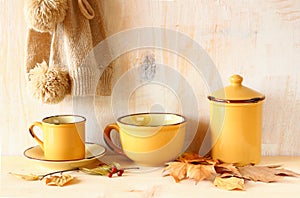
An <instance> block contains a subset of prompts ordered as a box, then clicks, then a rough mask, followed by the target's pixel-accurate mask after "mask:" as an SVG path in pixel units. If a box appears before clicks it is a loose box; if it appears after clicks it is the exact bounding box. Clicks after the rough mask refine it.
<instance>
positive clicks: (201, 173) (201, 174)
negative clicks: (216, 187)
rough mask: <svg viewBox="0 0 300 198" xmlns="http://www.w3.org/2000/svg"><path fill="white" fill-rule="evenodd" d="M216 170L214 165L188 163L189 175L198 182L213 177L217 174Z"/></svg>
mask: <svg viewBox="0 0 300 198" xmlns="http://www.w3.org/2000/svg"><path fill="white" fill-rule="evenodd" d="M215 174H216V171H215V168H214V165H201V164H197V165H194V164H188V165H187V177H188V178H190V179H194V180H195V181H196V184H197V183H198V182H199V181H201V180H204V179H207V178H210V177H212V175H215Z"/></svg>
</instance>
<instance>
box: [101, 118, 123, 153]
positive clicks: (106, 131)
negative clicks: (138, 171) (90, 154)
mask: <svg viewBox="0 0 300 198" xmlns="http://www.w3.org/2000/svg"><path fill="white" fill-rule="evenodd" d="M113 129H115V130H116V131H117V132H118V133H120V127H119V126H118V125H117V123H113V124H109V125H107V126H106V127H105V129H104V132H103V138H104V141H105V143H106V144H107V146H108V147H109V148H110V149H111V150H113V151H114V152H116V153H118V154H121V155H125V153H124V151H123V150H122V149H121V148H119V147H117V146H116V145H115V144H114V143H113V141H112V140H111V136H110V135H111V131H112V130H113Z"/></svg>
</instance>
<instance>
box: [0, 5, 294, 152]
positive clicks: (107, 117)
mask: <svg viewBox="0 0 300 198" xmlns="http://www.w3.org/2000/svg"><path fill="white" fill-rule="evenodd" d="M101 2H102V9H103V13H102V14H103V17H104V18H105V28H106V31H107V35H108V36H111V35H113V34H116V33H118V32H120V31H124V30H128V29H132V28H137V27H149V26H155V27H160V28H169V29H171V30H174V31H178V32H180V34H185V35H188V36H189V37H190V38H191V39H193V40H194V41H195V42H196V43H198V44H199V45H200V46H201V47H202V48H203V49H205V51H206V52H207V54H208V55H209V56H210V57H211V59H212V61H213V62H214V65H215V67H216V68H217V69H218V72H219V74H220V76H221V79H222V81H223V84H224V85H227V84H228V78H229V76H230V75H232V74H235V73H238V74H241V75H242V76H243V77H244V84H245V85H247V86H249V87H251V88H254V89H257V90H259V91H260V92H262V93H264V94H265V95H266V101H265V104H264V119H263V154H266V155H300V141H299V137H300V123H299V118H300V113H299V112H300V81H299V80H298V79H299V76H300V69H299V66H300V55H299V54H300V1H297V0H267V1H260V0H243V1H240V0H233V1H225V0H186V1H184V0H174V1H172V0H127V1H121V0H110V1H108V0H105V1H101ZM23 3H24V2H23V1H17V0H11V1H3V0H2V1H0V9H1V14H2V17H1V19H0V20H1V29H0V31H1V37H0V46H1V49H0V50H1V57H0V58H1V59H0V62H1V67H0V69H1V70H0V87H1V93H0V109H1V119H0V131H1V149H2V154H21V153H22V152H23V150H24V149H25V148H27V147H29V146H32V145H34V144H35V143H34V141H33V140H32V139H31V137H30V135H29V133H28V126H29V124H30V123H31V122H32V121H35V120H40V119H41V118H42V117H45V116H49V115H53V114H60V113H80V114H83V115H85V116H86V117H87V118H88V123H87V124H88V127H87V128H88V130H87V141H92V142H98V143H100V144H104V142H103V140H102V135H101V133H102V130H103V127H104V126H105V125H106V124H107V123H110V122H113V121H114V119H115V118H114V115H115V114H118V113H119V112H118V111H117V110H115V109H114V108H115V106H116V104H112V103H111V102H112V101H114V100H113V98H112V97H100V96H96V97H85V98H83V97H79V98H72V97H68V98H66V99H65V100H64V101H63V102H62V103H61V104H58V105H45V104H40V103H38V102H37V101H35V100H34V99H32V97H31V96H30V95H29V94H28V93H27V90H26V86H25V78H24V68H23V61H24V46H25V36H26V35H25V34H26V25H25V22H24V16H23ZM147 54H154V55H155V60H156V64H157V70H156V71H157V73H156V74H155V75H165V77H166V78H169V77H170V76H168V74H167V73H163V72H164V71H166V70H163V69H161V68H164V67H165V66H168V67H170V68H172V69H173V70H174V71H178V72H180V74H181V75H182V77H183V78H184V80H186V81H187V82H188V83H189V84H190V85H191V86H190V87H191V89H192V90H193V93H194V94H195V97H196V99H197V100H198V106H197V110H198V111H199V117H191V116H193V115H189V118H190V120H191V122H192V123H194V124H198V133H197V135H196V137H195V138H194V140H193V142H192V145H191V146H190V147H189V149H191V150H199V149H200V146H201V142H202V141H203V138H204V135H205V134H204V133H205V132H206V130H207V127H208V121H209V120H208V119H209V118H208V115H209V112H208V111H209V109H208V102H207V100H206V96H207V95H208V94H209V90H208V88H207V87H206V82H205V80H204V78H203V76H199V75H198V74H197V72H196V71H195V66H193V65H192V64H191V63H190V62H188V61H187V60H186V59H185V58H183V57H180V56H178V55H177V54H176V53H174V52H170V51H167V50H162V49H147V50H145V49H143V50H142V49H139V50H133V51H130V52H127V53H125V54H123V55H122V56H120V57H118V58H116V59H115V60H114V63H115V71H114V72H115V73H114V77H113V78H114V85H118V82H120V79H121V77H122V75H123V76H124V75H126V74H128V71H130V70H131V69H133V68H136V67H138V66H139V65H141V63H142V62H143V58H144V56H145V55H147ZM161 65H163V66H161ZM159 66H160V67H159ZM161 72H162V73H161ZM139 77H140V76H137V77H136V79H138V78H139ZM133 80H134V79H133ZM181 83H182V82H178V85H179V86H180V85H181ZM178 90H179V93H185V90H180V89H178ZM113 93H114V90H113ZM124 93H126V90H124ZM124 93H123V94H124ZM153 93H155V94H153ZM114 94H116V93H114ZM120 94H121V95H122V93H120ZM180 102H181V101H180V100H178V97H177V95H176V94H174V92H172V90H170V89H169V88H167V87H164V86H158V85H150V84H148V85H145V86H142V87H140V88H139V89H136V90H134V91H133V92H132V93H131V95H130V98H129V99H128V111H129V112H136V111H148V110H151V109H152V110H153V109H155V108H158V109H164V110H166V111H175V112H179V113H180V112H181V110H182V106H183V105H182V104H180Z"/></svg>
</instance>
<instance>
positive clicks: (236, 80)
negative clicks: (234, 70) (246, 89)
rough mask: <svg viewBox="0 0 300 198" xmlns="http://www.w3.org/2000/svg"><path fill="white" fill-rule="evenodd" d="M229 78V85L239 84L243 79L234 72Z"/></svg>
mask: <svg viewBox="0 0 300 198" xmlns="http://www.w3.org/2000/svg"><path fill="white" fill-rule="evenodd" d="M229 80H230V84H231V85H241V84H242V81H243V77H242V76H240V75H237V74H235V75H232V76H230V78H229Z"/></svg>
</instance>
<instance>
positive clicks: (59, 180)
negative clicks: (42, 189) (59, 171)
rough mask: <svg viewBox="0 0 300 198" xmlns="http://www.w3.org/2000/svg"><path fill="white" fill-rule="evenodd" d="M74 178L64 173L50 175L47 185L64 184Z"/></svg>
mask: <svg viewBox="0 0 300 198" xmlns="http://www.w3.org/2000/svg"><path fill="white" fill-rule="evenodd" d="M73 179H74V178H73V177H72V176H71V175H68V174H64V175H60V176H56V175H55V176H50V177H47V178H46V181H45V182H46V185H48V186H64V185H66V184H67V183H68V182H70V181H71V180H73Z"/></svg>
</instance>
